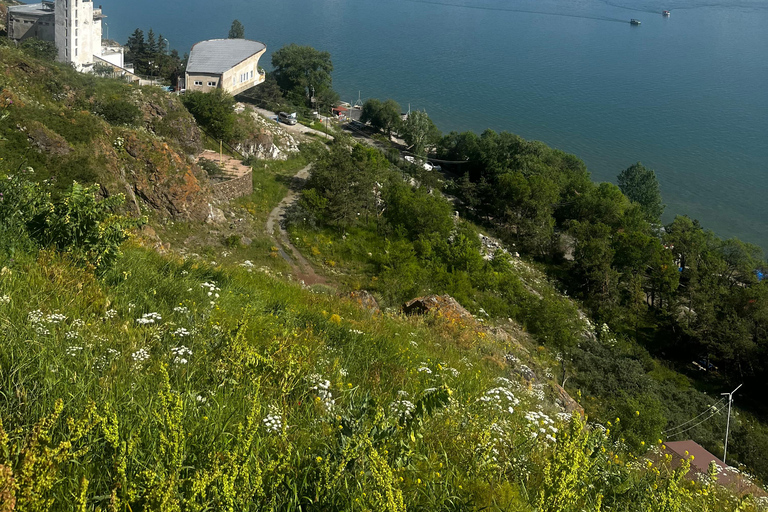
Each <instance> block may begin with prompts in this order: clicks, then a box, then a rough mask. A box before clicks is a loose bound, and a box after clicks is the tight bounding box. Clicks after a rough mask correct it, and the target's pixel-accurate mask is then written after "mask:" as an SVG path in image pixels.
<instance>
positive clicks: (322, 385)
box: [308, 373, 336, 409]
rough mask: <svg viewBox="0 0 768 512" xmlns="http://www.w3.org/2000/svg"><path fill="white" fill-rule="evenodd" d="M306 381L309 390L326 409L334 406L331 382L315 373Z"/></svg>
mask: <svg viewBox="0 0 768 512" xmlns="http://www.w3.org/2000/svg"><path fill="white" fill-rule="evenodd" d="M308 380H309V383H310V385H311V387H310V388H309V390H310V391H313V392H314V393H315V396H316V397H317V398H319V399H320V401H321V402H322V403H323V404H324V405H325V407H326V408H327V409H331V408H332V407H333V406H334V405H336V400H334V398H333V393H332V392H331V381H329V380H327V379H324V378H323V377H322V376H321V375H318V374H317V373H313V374H312V375H310V376H309V379H308Z"/></svg>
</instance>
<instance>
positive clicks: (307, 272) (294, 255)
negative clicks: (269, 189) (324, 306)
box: [265, 164, 328, 286]
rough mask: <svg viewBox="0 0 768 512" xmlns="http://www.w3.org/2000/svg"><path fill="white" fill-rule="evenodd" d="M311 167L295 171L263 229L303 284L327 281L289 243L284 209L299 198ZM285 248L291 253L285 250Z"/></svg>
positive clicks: (325, 282)
mask: <svg viewBox="0 0 768 512" xmlns="http://www.w3.org/2000/svg"><path fill="white" fill-rule="evenodd" d="M311 169H312V165H311V164H310V165H308V166H306V167H305V168H303V169H302V170H300V171H299V172H297V173H296V174H295V175H294V176H293V179H292V180H291V188H290V190H289V191H288V194H286V196H285V197H284V198H283V200H282V201H280V204H278V205H277V206H276V207H275V208H274V209H273V210H272V211H271V212H270V213H269V217H267V224H266V229H265V231H266V232H267V235H269V236H270V237H271V238H272V239H273V240H275V245H277V246H278V247H279V251H278V252H279V253H280V256H281V257H282V258H283V259H284V260H285V261H287V262H288V264H289V265H290V266H291V269H292V270H293V274H294V276H295V277H296V279H298V280H300V281H302V282H303V283H304V284H305V285H308V286H311V285H313V284H324V285H327V284H328V282H327V281H326V280H325V278H324V277H322V276H320V275H318V274H317V273H316V272H315V269H314V268H312V265H311V264H310V263H309V262H308V261H307V260H306V258H304V256H302V255H301V252H299V250H298V249H297V248H296V247H295V246H294V245H293V244H292V243H291V239H290V238H289V237H288V232H287V231H286V230H285V226H284V225H283V224H284V222H283V221H284V218H285V211H286V210H287V209H288V208H289V207H291V206H292V205H293V204H294V203H295V202H296V200H297V199H298V198H299V192H300V191H301V189H302V188H303V187H304V183H305V182H306V181H307V178H309V172H310V170H311ZM275 227H277V229H278V233H277V235H275ZM286 249H287V250H288V251H290V253H291V254H288V253H287V252H286Z"/></svg>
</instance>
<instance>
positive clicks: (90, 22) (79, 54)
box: [55, 0, 103, 71]
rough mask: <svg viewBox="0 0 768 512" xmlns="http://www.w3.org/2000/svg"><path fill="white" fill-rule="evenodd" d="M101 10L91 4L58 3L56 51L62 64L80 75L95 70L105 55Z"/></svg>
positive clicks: (81, 0)
mask: <svg viewBox="0 0 768 512" xmlns="http://www.w3.org/2000/svg"><path fill="white" fill-rule="evenodd" d="M102 17H103V16H102V14H101V9H100V8H96V9H94V8H93V2H91V1H90V0H56V15H55V20H56V48H57V49H58V50H59V61H61V62H68V63H71V64H72V65H74V66H75V68H77V69H78V70H80V71H87V70H88V69H90V68H91V67H92V66H93V56H94V55H97V56H100V55H101V19H102Z"/></svg>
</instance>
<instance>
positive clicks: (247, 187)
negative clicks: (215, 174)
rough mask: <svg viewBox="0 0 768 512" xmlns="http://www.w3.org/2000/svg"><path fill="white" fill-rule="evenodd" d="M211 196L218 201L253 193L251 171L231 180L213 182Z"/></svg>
mask: <svg viewBox="0 0 768 512" xmlns="http://www.w3.org/2000/svg"><path fill="white" fill-rule="evenodd" d="M212 186H213V196H214V197H215V198H216V199H219V200H220V201H229V200H230V199H235V198H238V197H243V196H247V195H250V194H252V193H253V173H252V172H249V173H246V174H244V175H243V176H240V177H239V178H235V179H232V180H227V181H222V182H221V183H214V184H213V185H212Z"/></svg>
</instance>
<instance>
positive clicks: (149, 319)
mask: <svg viewBox="0 0 768 512" xmlns="http://www.w3.org/2000/svg"><path fill="white" fill-rule="evenodd" d="M162 319H163V317H162V316H160V313H144V314H143V315H141V318H137V319H136V322H137V323H139V324H141V325H147V324H153V323H155V322H159V321H160V320H162Z"/></svg>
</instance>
